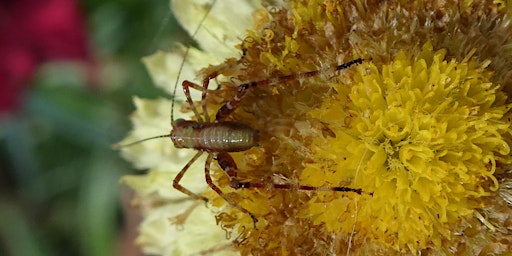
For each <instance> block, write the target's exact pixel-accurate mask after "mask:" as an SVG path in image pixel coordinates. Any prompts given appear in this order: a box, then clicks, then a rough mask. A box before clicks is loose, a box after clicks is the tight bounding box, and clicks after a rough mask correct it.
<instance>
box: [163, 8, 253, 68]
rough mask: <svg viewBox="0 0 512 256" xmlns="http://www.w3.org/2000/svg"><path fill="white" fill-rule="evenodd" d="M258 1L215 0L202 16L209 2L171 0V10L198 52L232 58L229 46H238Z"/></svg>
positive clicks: (234, 50) (235, 51)
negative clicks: (198, 48) (195, 33)
mask: <svg viewBox="0 0 512 256" xmlns="http://www.w3.org/2000/svg"><path fill="white" fill-rule="evenodd" d="M258 2H259V1H247V0H246V1H242V0H219V1H216V2H215V4H214V6H213V7H212V8H211V11H210V13H209V14H208V15H207V17H206V19H205V20H204V21H203V23H202V24H200V22H201V20H202V19H203V18H204V17H205V15H206V12H207V11H208V9H209V7H210V4H211V3H212V1H210V0H173V1H171V9H172V10H173V12H174V15H175V16H176V18H177V19H178V21H179V22H180V23H181V25H182V26H183V27H184V28H185V29H186V30H187V31H188V32H189V34H193V33H194V31H196V30H197V29H198V27H200V28H199V30H198V32H197V35H196V36H195V37H194V38H195V40H196V41H197V42H198V43H199V46H200V48H201V49H203V50H204V51H206V52H209V53H212V54H214V55H215V56H218V57H220V58H224V59H225V58H229V57H233V56H234V55H233V54H236V53H238V51H237V50H236V49H235V48H234V47H233V46H235V45H236V44H239V43H240V40H241V39H240V38H243V36H244V34H245V31H246V29H248V28H250V27H251V26H252V13H253V12H254V11H255V10H256V8H258V7H260V5H259V3H258Z"/></svg>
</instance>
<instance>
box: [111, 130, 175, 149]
mask: <svg viewBox="0 0 512 256" xmlns="http://www.w3.org/2000/svg"><path fill="white" fill-rule="evenodd" d="M170 137H171V135H170V134H165V135H158V136H154V137H150V138H145V139H142V140H138V141H134V142H132V143H128V144H124V145H121V144H114V145H112V149H114V150H118V149H121V148H126V147H131V146H133V145H136V144H139V143H142V142H144V141H147V140H153V139H159V138H170Z"/></svg>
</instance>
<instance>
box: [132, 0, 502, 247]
mask: <svg viewBox="0 0 512 256" xmlns="http://www.w3.org/2000/svg"><path fill="white" fill-rule="evenodd" d="M511 10H512V7H511V5H510V3H505V2H499V1H496V2H485V1H482V2H480V1H419V0H418V1H384V2H380V1H367V2H362V1H358V0H353V1H343V2H337V1H320V0H317V1H291V2H284V3H283V4H282V5H281V6H272V7H267V8H266V9H260V10H258V11H256V12H255V13H254V15H253V16H254V26H253V29H252V30H250V31H247V36H246V37H245V39H244V40H243V41H242V42H241V45H240V48H241V49H242V50H243V53H244V55H243V56H242V57H241V58H240V59H238V60H236V59H233V58H230V59H228V60H226V62H224V63H223V64H219V65H216V66H209V67H208V68H205V69H203V70H201V71H200V72H199V75H200V77H201V78H202V77H206V76H207V75H208V74H209V73H211V72H212V71H216V72H218V73H220V74H221V75H223V76H224V77H222V76H221V77H219V79H218V80H217V81H218V83H219V84H220V87H219V89H218V90H212V91H209V92H208V95H207V98H206V104H207V107H208V110H209V111H210V114H212V113H213V114H214V113H215V111H216V110H217V109H219V107H221V106H222V105H223V104H225V102H226V101H228V100H230V99H232V98H233V97H234V96H235V95H236V93H237V86H236V84H235V85H234V84H233V83H237V82H238V81H240V83H242V82H247V81H259V80H265V79H268V78H276V77H283V76H288V75H290V76H291V77H292V78H298V77H297V76H295V74H300V73H302V72H307V71H312V70H322V72H320V74H319V75H317V76H314V77H310V78H301V79H291V81H286V82H283V83H279V84H272V85H269V86H263V85H262V86H256V87H253V88H250V90H249V91H248V92H247V94H246V95H245V96H244V97H243V99H242V100H241V102H240V105H239V107H238V108H237V110H236V111H235V112H234V113H233V114H232V115H230V116H229V117H228V120H232V121H237V122H241V123H244V124H246V125H249V126H250V127H252V128H254V129H256V130H258V131H259V137H260V140H259V143H258V147H253V148H251V149H250V150H247V151H244V152H238V153H230V155H231V156H232V157H233V158H234V160H235V162H236V163H237V167H238V179H240V180H241V181H244V182H252V183H259V184H266V186H264V187H263V188H259V189H255V188H254V189H238V190H235V189H232V188H230V186H229V184H230V180H229V178H228V177H227V176H226V175H225V174H224V173H223V171H222V170H220V168H219V167H218V166H217V165H212V172H213V178H214V182H215V183H216V184H217V185H218V186H219V187H220V188H221V189H222V191H223V193H224V194H225V195H227V196H228V197H230V198H232V199H233V200H234V201H235V202H236V203H237V204H238V205H239V206H241V207H243V208H245V209H247V210H248V211H249V212H251V213H252V214H253V215H254V216H255V217H256V218H257V219H258V222H257V223H256V224H255V225H256V227H254V226H253V221H252V220H251V218H250V216H248V215H247V214H245V213H243V212H241V211H239V210H238V209H236V208H235V207H232V205H230V204H229V203H227V202H226V201H225V200H223V199H222V198H221V197H219V196H218V195H217V194H216V193H215V192H213V191H211V190H206V192H204V193H203V195H205V196H207V197H208V198H209V199H210V203H209V205H210V207H212V208H213V209H215V210H214V212H215V214H214V215H215V216H216V220H217V221H218V223H219V225H220V226H221V228H222V229H225V230H227V231H228V234H231V236H232V237H236V239H234V243H235V248H236V249H237V250H238V251H239V252H240V253H242V254H244V255H245V254H256V255H259V254H285V255H317V254H318V255H328V254H334V255H338V254H345V253H346V254H355V255H372V254H375V255H377V254H380V255H382V254H386V255H393V254H395V255H396V254H403V253H407V254H429V253H432V254H489V253H503V252H507V251H510V250H511V248H510V244H511V243H510V241H511V240H512V236H511V234H510V231H509V230H510V228H511V222H510V219H511V214H512V209H511V208H510V207H509V206H508V203H510V195H511V190H510V186H509V184H510V181H511V179H512V177H511V171H510V164H511V162H512V157H511V156H510V155H511V154H510V145H511V143H512V140H511V134H512V130H511V127H510V120H511V114H510V108H511V105H510V104H509V103H508V102H509V101H510V100H509V99H508V97H509V95H510V90H511V88H512V87H511V86H512V81H511V79H510V78H511V77H512V71H510V69H509V67H510V65H511V64H512V52H511V49H512V39H511V38H512V37H511V34H512V30H511V29H510V21H511V17H510V12H511ZM491 39H492V40H491ZM359 57H362V58H364V61H363V63H362V64H360V65H358V66H357V67H350V68H347V69H343V70H341V71H337V72H333V71H332V69H329V67H332V66H335V65H338V64H340V63H344V62H347V61H349V60H353V59H356V58H359ZM213 114H212V117H211V118H213ZM144 154H151V153H144ZM156 154H158V153H156ZM137 155H139V156H140V155H141V154H137ZM148 157H149V156H148ZM275 184H291V185H290V186H291V187H292V188H291V189H290V188H288V189H282V190H280V189H277V188H276V186H275ZM297 184H300V185H308V186H315V187H319V188H325V187H349V188H354V189H362V191H363V192H362V193H360V194H359V193H350V192H339V191H323V190H322V189H319V190H316V191H315V190H312V191H303V190H300V189H297V188H298V187H296V188H293V186H294V185H295V186H297ZM187 228H188V226H187V225H185V226H184V229H185V230H186V229H187Z"/></svg>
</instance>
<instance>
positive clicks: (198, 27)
mask: <svg viewBox="0 0 512 256" xmlns="http://www.w3.org/2000/svg"><path fill="white" fill-rule="evenodd" d="M216 2H217V0H213V1H212V3H211V4H210V6H209V7H208V9H207V10H206V13H205V14H204V16H203V17H202V18H201V20H200V21H199V24H198V25H197V27H196V29H195V30H194V33H192V35H190V37H191V38H192V39H195V38H196V36H197V33H198V32H199V30H200V29H201V25H202V24H203V22H204V21H205V20H206V18H207V17H208V14H210V11H211V10H212V9H213V6H215V3H216ZM189 51H190V46H187V49H185V53H184V54H183V60H182V61H181V64H180V68H179V69H178V75H177V76H176V82H174V90H173V91H172V105H171V125H174V103H175V102H176V90H177V88H178V83H179V81H180V76H181V71H182V70H183V67H184V66H185V60H186V59H187V56H188V53H189ZM198 117H199V119H198V121H202V118H201V116H198Z"/></svg>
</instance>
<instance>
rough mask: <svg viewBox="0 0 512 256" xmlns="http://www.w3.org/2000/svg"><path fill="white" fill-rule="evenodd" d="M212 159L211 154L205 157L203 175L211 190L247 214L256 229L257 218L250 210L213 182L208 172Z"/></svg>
mask: <svg viewBox="0 0 512 256" xmlns="http://www.w3.org/2000/svg"><path fill="white" fill-rule="evenodd" d="M228 155H229V154H228ZM212 159H213V154H209V155H208V158H206V164H205V168H204V175H205V178H206V183H207V184H208V185H209V186H210V188H212V189H213V191H215V192H216V193H217V194H218V195H219V196H221V197H222V198H223V199H224V200H225V201H226V202H228V203H229V204H230V205H231V206H233V207H235V208H237V209H238V210H240V211H241V212H243V213H245V214H247V215H249V216H250V217H251V219H252V221H253V224H254V228H255V229H256V222H258V219H256V217H254V215H253V214H252V213H251V212H250V211H248V210H247V209H245V208H243V207H242V206H240V205H239V204H237V203H236V202H235V201H234V200H233V199H231V198H230V197H228V196H227V195H226V194H224V192H222V190H220V188H219V187H217V186H216V185H215V184H213V180H212V177H211V174H210V166H211V163H212ZM233 162H234V161H233ZM235 169H236V166H235Z"/></svg>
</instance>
